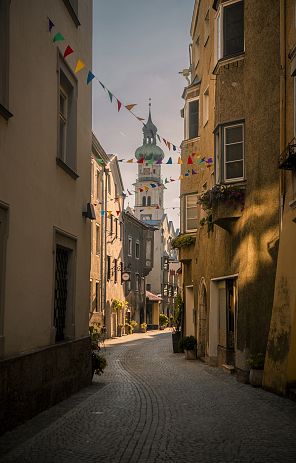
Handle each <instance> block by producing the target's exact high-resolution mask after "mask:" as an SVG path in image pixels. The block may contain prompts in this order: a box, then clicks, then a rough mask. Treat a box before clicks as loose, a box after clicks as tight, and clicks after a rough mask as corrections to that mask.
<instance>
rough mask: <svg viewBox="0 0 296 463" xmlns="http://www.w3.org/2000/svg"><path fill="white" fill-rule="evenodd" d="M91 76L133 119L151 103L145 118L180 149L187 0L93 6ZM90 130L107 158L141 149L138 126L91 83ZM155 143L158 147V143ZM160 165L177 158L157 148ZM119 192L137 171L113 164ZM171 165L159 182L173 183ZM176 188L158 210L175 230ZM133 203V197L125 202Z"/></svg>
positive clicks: (110, 1)
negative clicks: (161, 158)
mask: <svg viewBox="0 0 296 463" xmlns="http://www.w3.org/2000/svg"><path fill="white" fill-rule="evenodd" d="M93 5H94V15H93V17H94V21H93V70H94V74H95V75H96V77H97V78H98V79H99V80H100V81H101V82H103V83H104V84H105V85H106V86H107V87H108V88H109V89H110V90H111V92H112V93H114V95H116V96H117V97H118V98H119V99H120V100H121V101H122V103H123V104H129V103H137V106H136V108H135V109H134V111H135V113H136V114H137V115H138V116H140V117H144V118H145V120H146V118H147V114H148V99H149V98H151V99H152V119H153V122H154V124H155V125H156V126H157V128H158V134H159V135H160V136H162V137H164V138H165V139H167V140H169V141H172V142H173V143H176V144H178V145H180V143H181V141H182V138H183V119H181V117H180V109H181V108H182V107H183V100H182V98H181V95H182V92H183V88H184V86H185V85H186V80H185V79H184V77H183V76H182V75H180V74H179V71H181V70H182V69H183V68H185V67H188V62H189V58H188V45H189V43H190V34H189V32H190V24H191V17H192V12H193V5H194V0H94V2H93ZM93 130H94V132H95V134H96V136H97V138H98V139H99V141H100V143H101V144H102V146H103V148H104V149H105V151H106V152H107V153H114V154H117V155H118V157H119V158H127V159H130V158H132V157H134V152H135V150H136V149H137V147H138V146H140V145H142V141H143V136H142V125H141V124H140V123H139V122H138V121H137V120H136V119H135V118H134V117H132V116H131V115H130V114H129V113H128V111H127V110H125V109H121V111H120V112H119V113H118V112H117V104H116V100H115V101H113V103H112V104H111V103H110V100H109V98H108V95H107V94H106V93H105V92H104V90H103V89H102V87H101V86H100V85H99V84H98V82H97V81H94V82H93ZM158 144H159V143H158ZM159 145H160V146H161V148H162V149H163V150H164V153H165V160H164V162H166V160H167V159H168V157H169V156H170V155H171V156H172V157H173V161H175V162H177V154H176V153H174V152H172V150H171V151H169V150H168V148H167V147H166V146H165V145H164V143H161V144H159ZM120 168H121V173H122V177H123V182H124V187H125V189H127V188H128V189H129V190H132V189H133V187H132V184H133V183H134V182H135V180H136V174H137V164H134V165H133V164H126V163H121V164H120ZM179 172H180V169H179V166H178V165H174V166H165V165H164V166H163V167H162V175H163V178H165V177H167V178H169V177H172V178H175V179H176V178H178V176H179V175H180V173H179ZM179 188H180V183H179V181H176V182H172V183H169V184H168V185H167V189H166V190H165V201H164V202H165V208H169V209H167V210H166V213H167V214H168V216H169V219H170V220H173V221H174V223H175V226H176V227H179V209H175V210H174V209H171V208H172V207H175V206H176V207H178V206H179ZM128 203H129V204H130V205H131V206H132V205H133V204H134V196H128V197H127V199H126V206H127V205H128Z"/></svg>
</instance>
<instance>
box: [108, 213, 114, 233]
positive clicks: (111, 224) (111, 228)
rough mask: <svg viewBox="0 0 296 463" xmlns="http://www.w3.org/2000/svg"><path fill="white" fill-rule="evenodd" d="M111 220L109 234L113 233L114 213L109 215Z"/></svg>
mask: <svg viewBox="0 0 296 463" xmlns="http://www.w3.org/2000/svg"><path fill="white" fill-rule="evenodd" d="M109 220H110V228H109V235H112V234H113V215H112V214H110V215H109Z"/></svg>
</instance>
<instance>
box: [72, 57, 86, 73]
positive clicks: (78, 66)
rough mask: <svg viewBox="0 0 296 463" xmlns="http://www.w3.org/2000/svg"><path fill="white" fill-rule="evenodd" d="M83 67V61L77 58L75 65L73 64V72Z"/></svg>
mask: <svg viewBox="0 0 296 463" xmlns="http://www.w3.org/2000/svg"><path fill="white" fill-rule="evenodd" d="M84 67H85V64H84V62H83V61H81V59H79V60H77V63H76V66H75V71H74V72H75V74H77V72H79V71H81V69H83V68H84Z"/></svg>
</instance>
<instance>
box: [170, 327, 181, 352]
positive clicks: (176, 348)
mask: <svg viewBox="0 0 296 463" xmlns="http://www.w3.org/2000/svg"><path fill="white" fill-rule="evenodd" d="M180 340H181V331H176V332H175V333H172V342H173V352H174V354H180V353H181V352H183V351H182V349H181V348H180Z"/></svg>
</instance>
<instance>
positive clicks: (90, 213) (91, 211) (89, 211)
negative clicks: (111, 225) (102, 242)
mask: <svg viewBox="0 0 296 463" xmlns="http://www.w3.org/2000/svg"><path fill="white" fill-rule="evenodd" d="M82 215H83V217H85V218H86V219H89V220H95V219H96V213H95V208H94V206H93V205H92V204H91V203H87V205H86V211H83V212H82Z"/></svg>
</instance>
